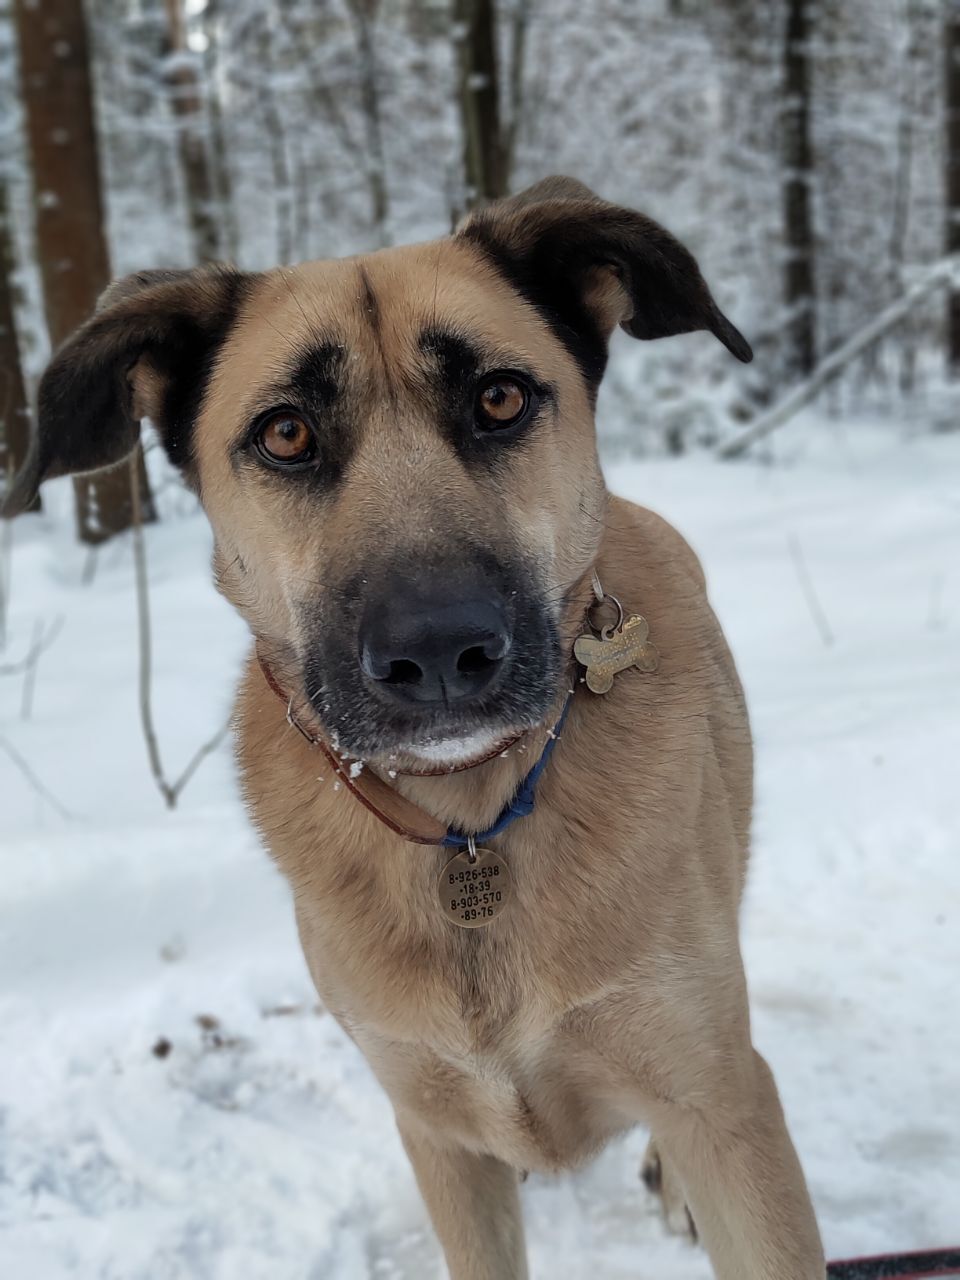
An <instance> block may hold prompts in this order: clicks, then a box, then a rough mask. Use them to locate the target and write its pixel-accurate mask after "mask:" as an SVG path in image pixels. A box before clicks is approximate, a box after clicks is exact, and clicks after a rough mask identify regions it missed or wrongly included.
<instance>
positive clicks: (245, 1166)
mask: <svg viewBox="0 0 960 1280" xmlns="http://www.w3.org/2000/svg"><path fill="white" fill-rule="evenodd" d="M783 440H784V444H783V445H782V446H781V445H778V446H777V448H778V449H779V450H780V453H781V459H780V463H779V465H777V466H775V467H769V466H763V465H759V464H757V463H747V464H743V465H727V466H722V465H717V464H714V463H711V462H710V461H709V460H708V459H706V458H696V457H694V458H690V459H685V460H682V461H679V462H667V461H657V462H637V461H634V462H615V463H611V465H609V467H608V475H609V480H610V483H611V487H612V488H613V489H615V490H616V491H617V492H619V493H622V494H625V495H627V496H629V497H631V498H634V499H636V500H638V501H642V502H645V503H647V504H648V505H651V506H653V507H655V508H657V509H658V510H660V511H661V512H663V513H664V514H665V515H666V516H668V517H669V518H670V519H672V520H673V521H674V522H675V523H676V524H678V525H679V527H680V528H681V529H682V530H683V531H684V532H685V533H686V534H687V535H688V536H689V537H690V539H691V540H692V542H693V543H694V545H695V546H696V548H697V549H698V551H699V552H700V554H701V556H702V558H703V560H704V562H705V565H706V568H707V572H708V576H709V579H710V583H711V589H712V595H713V599H714V602H715V604H716V607H717V609H718V612H719V614H720V617H721V620H722V621H723V623H724V625H725V627H726V629H727V633H728V635H729V637H730V640H731V642H732V645H733V648H734V651H735V653H736V655H737V657H738V660H739V663H740V667H741V671H742V673H743V676H744V680H745V683H746V686H747V691H748V695H749V698H750V702H751V706H752V711H753V717H754V725H755V730H756V738H757V748H758V768H759V803H758V816H757V826H756V831H757V838H756V851H755V861H754V865H753V871H752V876H751V880H750V886H749V891H748V896H747V902H746V906H745V911H744V932H745V950H746V957H747V963H748V967H749V975H750V983H751V988H752V993H753V1007H754V1013H755V1033H756V1039H757V1041H758V1043H759V1045H760V1047H761V1049H762V1050H763V1051H764V1052H765V1053H766V1055H767V1056H768V1058H769V1059H770V1060H771V1062H772V1064H773V1067H774V1070H775V1072H776V1075H777V1078H778V1080H779V1082H780V1087H781V1091H782V1094H783V1098H784V1103H785V1107H786V1110H787V1113H788V1118H789V1121H790V1125H791V1129H792V1132H793V1135H794V1138H795V1141H796V1143H797V1146H798V1147H799V1150H800V1153H801V1156H802V1159H803V1162H804V1165H805V1167H806V1170H807V1173H808V1176H809V1180H810V1183H811V1187H812V1191H813V1195H814V1199H815V1201H816V1204H817V1207H818V1210H819V1213H820V1218H821V1222H822V1226H823V1230H824V1234H825V1237H826V1242H827V1247H828V1251H829V1252H830V1254H831V1255H833V1256H842V1255H850V1254H853V1253H865V1252H875V1251H880V1250H884V1249H887V1248H894V1247H900V1248H907V1247H911V1246H920V1245H935V1244H946V1243H948V1242H950V1237H960V1016H958V1010H960V995H958V991H960V764H958V762H960V643H958V639H960V435H953V436H941V437H939V438H936V437H927V438H924V437H917V438H913V439H907V438H900V437H895V433H894V432H893V431H892V430H891V429H890V428H887V429H886V430H885V431H882V432H881V431H879V430H870V429H868V428H867V427H862V428H856V429H854V428H848V429H847V431H846V432H845V433H844V434H843V435H841V436H836V435H835V434H834V432H833V431H831V429H830V428H829V427H827V426H825V425H819V424H816V423H809V422H808V423H807V424H801V423H799V422H798V423H794V424H792V425H791V426H790V427H788V428H787V429H786V430H785V431H784V433H783ZM67 498H68V495H67V491H66V488H65V486H64V485H62V484H59V485H54V486H50V488H49V494H48V507H49V511H48V514H46V515H44V516H42V517H39V518H30V519H25V520H21V521H19V522H18V523H17V524H16V527H15V547H14V552H13V561H12V571H13V584H12V607H11V617H10V622H11V637H10V641H9V644H8V646H7V650H6V652H5V653H4V654H3V655H2V656H0V663H3V662H9V661H12V660H14V659H15V658H16V657H17V656H18V654H20V653H22V652H23V651H24V650H25V649H26V648H27V647H28V645H29V639H30V633H31V628H32V626H33V624H34V620H35V619H38V618H40V619H45V620H47V621H51V620H52V619H53V618H54V617H56V616H57V615H61V614H62V615H63V620H64V621H63V627H62V631H61V633H60V635H59V637H58V638H57V640H56V641H55V643H54V645H53V647H52V648H51V649H50V651H49V652H48V653H46V654H45V655H44V657H43V659H42V661H41V666H40V671H39V677H38V681H37V688H36V698H35V707H34V711H33V716H32V719H31V720H30V721H29V722H28V723H23V722H21V720H20V719H19V700H20V683H21V682H20V680H19V678H15V677H12V676H7V677H4V678H2V679H0V735H2V741H0V790H2V797H3V800H2V811H0V824H2V825H0V836H2V862H0V1273H2V1275H4V1276H9V1277H17V1278H18V1280H19V1278H20V1277H24V1278H26V1277H29V1278H30V1280H59V1277H71V1278H76V1277H82V1278H83V1280H108V1278H109V1280H187V1278H188V1277H189V1278H190V1280H260V1278H261V1277H262V1278H264V1280H267V1278H269V1280H304V1278H309V1280H366V1278H369V1280H401V1278H403V1280H414V1278H416V1280H420V1278H421V1277H430V1276H439V1275H441V1274H442V1268H441V1263H440V1261H439V1255H438V1251H437V1248H436V1246H435V1244H434V1242H433V1240H432V1238H431V1236H430V1233H429V1230H428V1227H427V1222H426V1218H425V1214H424V1211H423V1209H422V1208H421V1205H420V1202H419V1199H418V1197H417V1192H416V1189H415V1187H414V1183H413V1179H412V1177H411V1174H410V1172H409V1170H408V1168H407V1165H406V1163H405V1160H404V1157H403V1154H402V1151H401V1148H400V1144H399V1141H398V1140H397V1138H396V1136H395V1133H394V1130H393V1126H392V1122H391V1115H390V1110H389V1107H388V1105H387V1103H386V1102H385V1100H384V1098H383V1097H382V1096H381V1094H380V1093H379V1091H378V1089H377V1087H376V1086H375V1084H374V1082H373V1080H372V1078H371V1076H370V1073H369V1072H368V1070H367V1068H366V1066H365V1065H364V1063H363V1061H362V1059H361V1058H360V1056H359V1054H358V1053H357V1051H356V1049H355V1048H354V1047H353V1046H352V1045H351V1044H350V1042H349V1041H348V1040H347V1039H346V1038H345V1037H344V1036H343V1035H342V1034H341V1033H340V1031H339V1030H338V1029H337V1027H336V1025H335V1024H334V1022H333V1021H332V1019H331V1018H330V1017H329V1016H326V1015H325V1014H324V1013H323V1011H322V1010H321V1009H319V1008H318V1007H317V1003H316V999H315V996H314V995H313V993H312V991H311V987H310V983H309V980H308V977H307V973H306V970H305V967H304V964H303V961H302V959H301V957H300V954H299V951H298V947H297V942H296V938H295V933H294V927H293V920H292V914H291V907H290V902H289V897H288V893H287V891H286V888H285V886H284V884H283V883H282V882H281V880H280V878H279V876H278V875H277V874H276V873H275V871H274V870H273V868H272V866H271V864H270V862H269V861H268V859H267V857H266V855H265V854H264V853H263V852H262V851H261V850H260V848H259V847H258V844H257V841H256V839H255V838H254V836H253V835H252V833H251V831H250V829H249V827H248V825H247V823H246V820H245V818H244V814H243V812H242V811H241V808H240V805H239V803H238V800H237V795H236V789H235V786H234V783H233V780H232V773H231V763H230V755H229V750H228V749H227V748H226V747H224V748H222V749H221V750H220V751H219V752H218V754H217V755H215V756H214V757H212V758H211V759H209V760H208V761H207V762H206V763H205V764H204V765H203V766H202V768H201V770H200V772H199V773H198V774H197V776H196V777H195V779H194V780H193V781H192V782H191V784H190V785H189V787H188V788H187V790H186V792H185V793H184V795H183V798H182V800H181V803H180V806H179V808H178V809H177V810H176V811H175V812H174V813H172V814H171V813H169V812H167V811H166V810H165V809H164V808H163V806H162V803H161V800H160V797H159V795H158V794H157V792H156V791H155V789H154V788H153V785H152V783H151V781H150V778H149V775H148V771H147V765H146V759H145V753H144V747H143V743H142V740H141V736H140V730H139V726H138V721H137V712H136V696H135V672H136V654H135V644H134V601H133V595H132V570H131V556H130V548H129V545H128V544H127V543H125V542H118V543H117V544H116V545H111V546H109V547H108V548H107V549H106V550H105V551H104V552H103V553H102V554H101V555H100V557H99V562H98V565H97V569H96V576H95V579H94V581H93V583H92V585H87V586H85V585H82V582H81V579H82V574H83V569H84V555H83V553H82V552H81V551H80V550H79V549H78V548H77V547H76V546H75V545H74V544H73V542H72V540H71V528H70V522H69V516H68V512H67V506H68V502H67ZM208 548H209V537H208V534H207V532H206V529H205V526H204V523H203V520H202V518H201V517H200V516H199V515H196V514H192V515H183V516H181V517H180V518H177V519H169V520H167V521H166V522H165V523H164V524H163V525H161V526H158V527H156V528H154V529H151V530H150V532H149V556H150V562H151V574H152V581H153V597H152V607H153V614H154V633H155V675H154V687H155V699H156V706H157V717H158V721H159V729H160V739H161V744H162V750H163V753H164V757H165V760H166V762H167V767H168V769H169V771H170V772H171V773H173V772H176V771H177V770H178V769H179V768H180V767H181V766H182V765H183V763H184V762H185V761H186V759H187V758H188V757H189V755H190V754H191V753H192V751H193V750H194V749H195V747H196V746H197V745H198V744H199V742H200V741H201V740H202V739H204V738H205V737H207V736H209V735H210V734H211V733H212V732H213V731H214V730H215V729H216V727H217V726H218V724H219V723H220V722H221V721H222V720H223V718H224V717H225V716H226V713H227V710H228V706H229V702H230V697H231V688H232V685H233V682H234V679H235V677H236V674H237V671H238V667H239V664H240V661H241V657H242V655H243V653H244V649H245V645H246V639H245V635H244V631H243V628H242V626H241V624H240V623H239V621H238V620H237V619H235V618H234V616H233V615H232V613H231V611H230V609H229V608H228V606H227V605H226V604H224V603H223V602H222V601H221V600H220V599H219V598H218V597H217V596H216V595H215V593H214V591H213V589H212V587H211V586H210V585H209V580H208V569H207V555H208ZM798 549H799V552H798ZM798 555H799V559H798ZM804 577H806V579H807V580H808V581H809V582H810V583H812V584H813V588H814V590H815V593H816V596H817V597H818V599H819V602H820V607H821V609H822V612H823V615H824V618H825V621H826V624H827V625H828V627H829V630H830V632H831V633H832V636H833V642H832V643H826V642H825V639H824V638H823V636H822V634H821V630H820V628H819V627H818V625H817V623H816V622H815V618H814V614H813V612H812V610H811V606H810V603H809V602H808V599H807V596H806V595H805V589H804V585H803V579H804ZM10 747H12V748H13V749H14V750H15V751H16V752H18V753H19V755H20V757H21V758H22V760H23V761H24V762H26V763H27V764H28V765H29V767H30V768H31V769H32V770H33V771H34V773H35V775H36V777H37V779H38V781H39V782H41V783H42V784H43V786H45V787H46V788H48V789H49V791H50V792H51V793H52V794H53V796H55V797H56V800H57V802H58V804H59V806H61V807H62V809H63V810H64V811H65V812H66V814H68V815H69V816H64V815H63V814H61V813H60V812H58V810H57V808H56V807H55V806H54V805H53V804H52V803H51V802H50V801H49V800H46V799H44V798H42V797H41V796H40V795H39V794H38V793H37V792H36V791H35V790H34V789H33V788H32V787H31V786H29V785H28V784H27V782H26V781H25V778H24V775H23V773H22V772H21V771H20V769H19V768H18V767H16V766H15V765H14V763H13V760H12V759H11V757H10V756H9V754H8V748H10ZM164 1049H167V1050H168V1051H167V1052H166V1053H163V1050H164ZM161 1055H162V1056H161ZM643 1146H644V1135H643V1134H640V1133H637V1134H635V1135H633V1136H631V1137H630V1138H628V1139H627V1140H625V1141H623V1142H621V1143H619V1144H616V1145H614V1146H613V1147H611V1148H610V1149H609V1150H608V1151H607V1152H606V1153H605V1154H604V1155H603V1156H602V1157H601V1158H600V1159H599V1160H597V1161H596V1162H595V1163H594V1164H593V1165H592V1166H590V1167H588V1168H586V1169H584V1170H582V1171H580V1172H578V1173H576V1174H573V1175H570V1176H568V1177H562V1178H558V1179H552V1180H551V1179H544V1178H538V1177H533V1178H531V1179H530V1180H529V1181H528V1183H527V1184H526V1185H525V1187H524V1188H523V1199H524V1202H525V1207H526V1219H527V1229H528V1237H529V1243H530V1254H531V1262H532V1274H533V1276H534V1277H535V1278H543V1280H545V1278H546V1277H553V1276H562V1277H564V1280H588V1278H589V1280H594V1277H604V1280H608V1278H609V1280H617V1278H623V1280H626V1277H631V1280H633V1278H636V1277H640V1276H647V1277H650V1278H651V1280H653V1278H654V1277H656V1278H657V1280H704V1278H705V1277H707V1276H708V1274H709V1271H708V1267H707V1264H706V1262H705V1260H704V1258H703V1256H702V1255H701V1254H700V1253H699V1252H698V1251H697V1250H695V1249H694V1248H693V1247H691V1246H689V1245H687V1244H684V1243H682V1242H679V1241H677V1240H674V1239H671V1238H669V1237H667V1236H665V1235H664V1233H663V1232H662V1230H661V1227H660V1223H659V1220H658V1217H657V1213H656V1209H655V1206H654V1205H653V1204H652V1203H651V1202H650V1201H649V1200H648V1199H647V1198H646V1196H645V1193H644V1192H643V1190H642V1188H641V1186H640V1184H639V1182H638V1180H637V1177H636V1170H637V1166H638V1164H639V1161H640V1156H641V1153H642V1149H643Z"/></svg>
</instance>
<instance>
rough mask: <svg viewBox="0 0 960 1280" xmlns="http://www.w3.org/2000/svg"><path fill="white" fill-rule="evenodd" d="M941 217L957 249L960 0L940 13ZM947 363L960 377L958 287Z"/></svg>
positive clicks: (951, 305)
mask: <svg viewBox="0 0 960 1280" xmlns="http://www.w3.org/2000/svg"><path fill="white" fill-rule="evenodd" d="M943 67H944V86H943V101H944V115H945V126H946V136H945V138H944V149H943V163H944V174H943V179H944V200H945V204H946V209H945V218H944V237H943V247H944V249H945V250H946V252H947V253H957V252H960V0H946V3H945V6H944V16H943ZM947 366H948V368H949V370H950V374H951V376H952V377H954V378H957V377H960V289H951V291H950V296H949V300H948V302H947Z"/></svg>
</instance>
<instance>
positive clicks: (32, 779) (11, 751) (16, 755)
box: [0, 735, 74, 822]
mask: <svg viewBox="0 0 960 1280" xmlns="http://www.w3.org/2000/svg"><path fill="white" fill-rule="evenodd" d="M0 750H3V751H5V752H6V753H7V755H8V756H9V757H10V759H11V760H12V761H13V763H14V764H15V765H16V767H17V768H18V769H19V770H20V772H21V773H22V774H23V776H24V777H25V778H26V780H27V782H28V783H29V784H30V786H31V787H32V788H33V790H34V791H35V792H36V793H37V795H38V796H40V798H41V799H42V800H46V802H47V803H48V804H51V805H53V807H54V809H56V811H57V813H59V815H60V817H61V818H65V819H66V820H67V821H68V822H70V821H71V820H72V819H73V817H74V815H73V814H72V813H71V812H70V810H69V809H66V808H65V807H64V806H63V805H62V804H61V803H60V801H59V800H58V799H57V797H56V796H55V795H54V794H53V792H52V791H50V790H49V788H47V787H45V786H44V785H43V783H42V782H41V781H40V779H39V778H38V777H37V775H36V774H35V773H34V771H33V770H32V769H31V768H30V766H29V765H28V764H27V762H26V760H24V758H23V756H22V755H21V754H20V752H19V751H18V750H17V749H16V747H15V746H14V745H13V743H12V742H8V741H7V739H6V738H4V737H3V736H2V735H0Z"/></svg>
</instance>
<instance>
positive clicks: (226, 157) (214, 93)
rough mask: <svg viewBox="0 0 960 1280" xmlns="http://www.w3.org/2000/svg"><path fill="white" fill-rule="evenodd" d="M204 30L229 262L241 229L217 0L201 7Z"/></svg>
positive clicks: (214, 163)
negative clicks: (225, 110)
mask: <svg viewBox="0 0 960 1280" xmlns="http://www.w3.org/2000/svg"><path fill="white" fill-rule="evenodd" d="M203 25H204V34H205V35H206V36H207V39H208V40H209V44H208V45H207V52H206V57H205V60H204V75H205V77H206V84H207V106H208V111H209V118H210V152H211V169H212V172H213V187H214V191H215V194H216V203H217V217H218V220H219V224H220V234H219V244H218V246H217V252H218V255H219V256H220V257H222V258H226V259H227V261H228V262H236V260H237V256H238V254H239V251H240V231H239V228H238V227H237V213H236V208H235V207H234V202H233V171H232V169H231V166H230V147H229V144H228V140H227V122H226V119H225V118H224V113H223V101H222V96H221V95H222V92H223V75H222V56H223V44H224V41H225V40H226V39H227V24H226V22H225V21H224V19H223V17H222V16H221V13H220V0H207V7H206V9H204V11H203Z"/></svg>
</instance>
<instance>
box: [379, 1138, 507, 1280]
mask: <svg viewBox="0 0 960 1280" xmlns="http://www.w3.org/2000/svg"><path fill="white" fill-rule="evenodd" d="M399 1127H400V1136H401V1138H402V1139H403V1145H404V1147H405V1148H406V1151H407V1155H408V1156H409V1157H410V1163H411V1164H412V1165H413V1171H414V1173H415V1174H416V1178H417V1185H418V1186H419V1188H420V1194H421V1195H422V1196H423V1199H424V1201H425V1202H426V1206H427V1209H428V1210H429V1213H430V1218H431V1220H432V1222H433V1227H434V1230H435V1231H436V1233H437V1235H438V1236H439V1238H440V1244H441V1245H442V1246H443V1253H444V1257H445V1258H446V1260H447V1268H448V1270H449V1272H450V1280H527V1258H526V1249H525V1247H524V1242H523V1222H522V1220H521V1217H520V1197H519V1195H518V1193H517V1182H518V1179H517V1172H516V1170H515V1169H511V1168H510V1166H509V1165H506V1164H503V1162H502V1161H500V1160H497V1159H495V1158H494V1157H493V1156H485V1155H477V1154H476V1153H474V1152H472V1151H465V1150H463V1149H462V1148H453V1149H450V1148H442V1147H437V1146H435V1145H434V1144H433V1143H432V1142H430V1141H428V1140H426V1139H424V1138H422V1137H420V1136H419V1135H417V1134H412V1133H411V1132H410V1131H409V1130H405V1128H404V1126H403V1124H400V1126H399Z"/></svg>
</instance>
